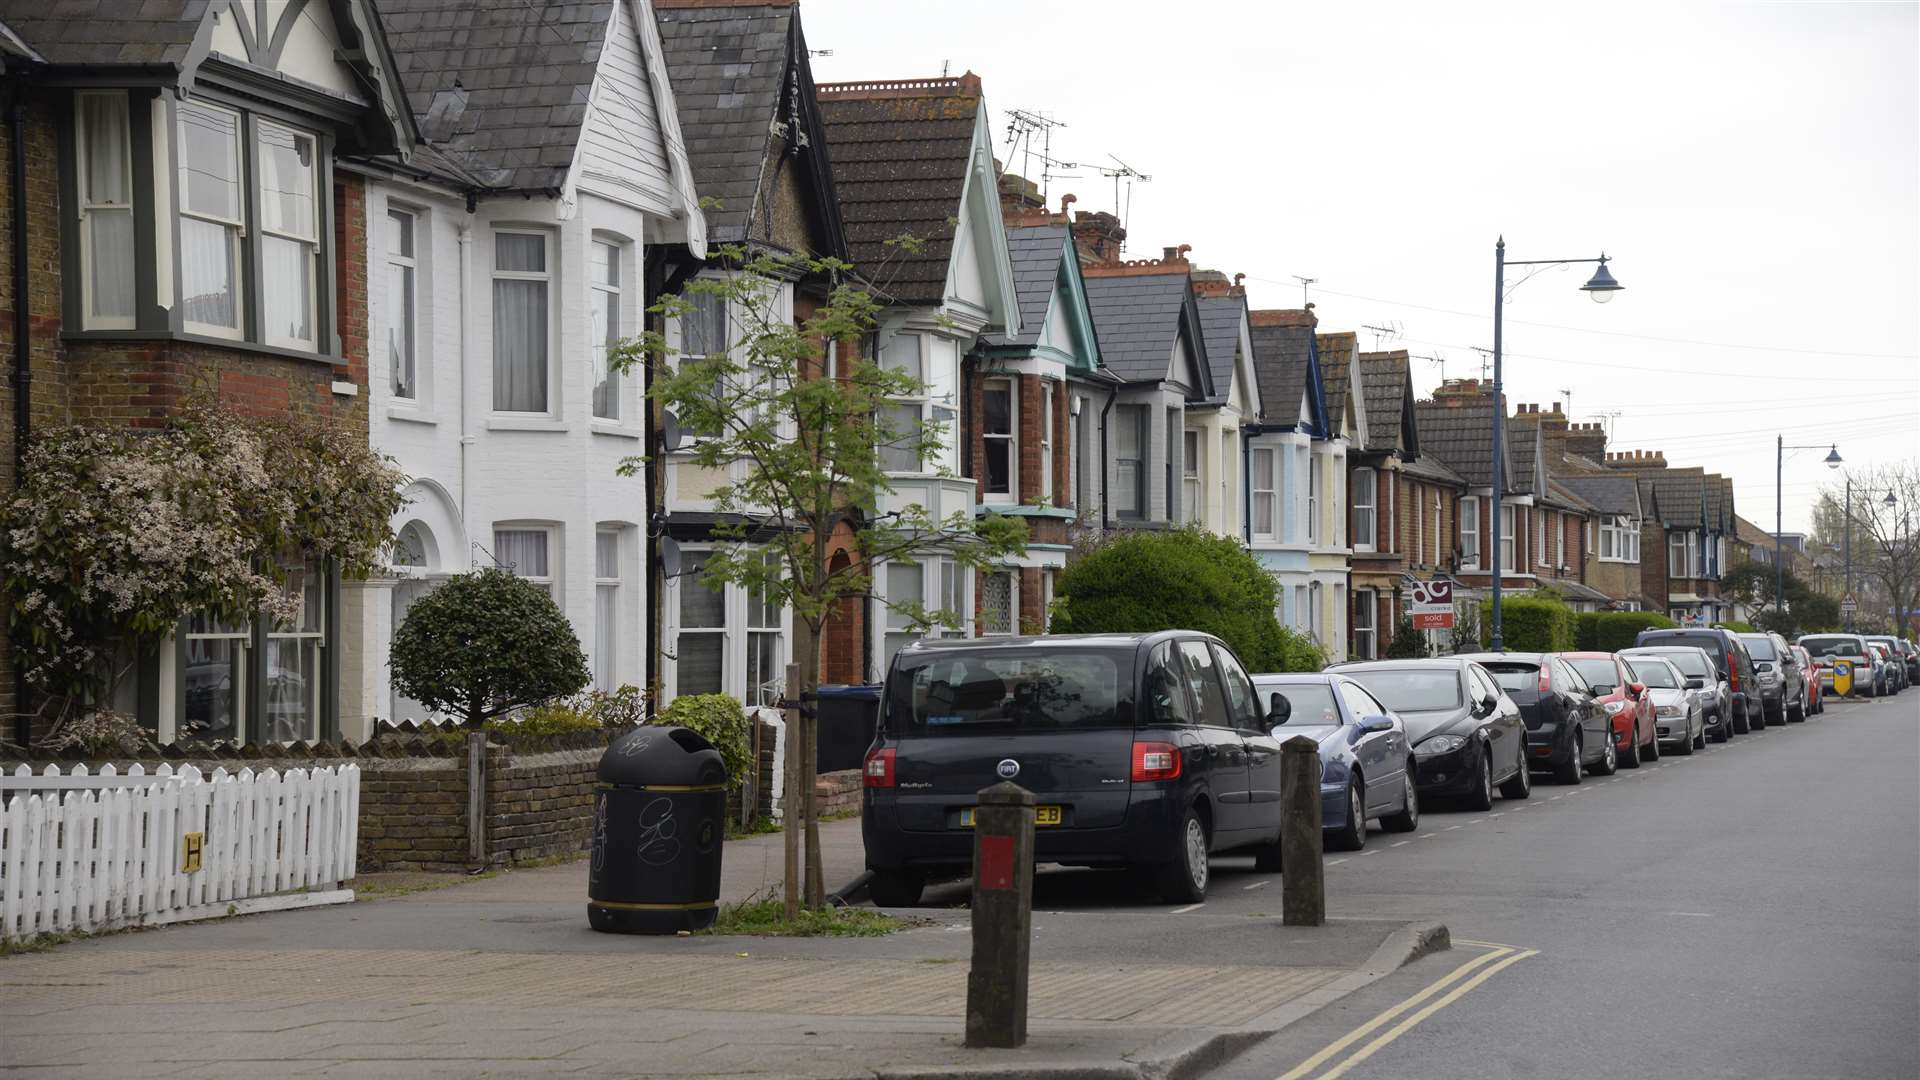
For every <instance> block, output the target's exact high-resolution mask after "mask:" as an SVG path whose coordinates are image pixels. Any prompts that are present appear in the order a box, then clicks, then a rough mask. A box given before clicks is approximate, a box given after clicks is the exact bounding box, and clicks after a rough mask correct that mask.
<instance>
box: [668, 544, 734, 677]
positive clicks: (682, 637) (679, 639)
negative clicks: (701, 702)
mask: <svg viewBox="0 0 1920 1080" xmlns="http://www.w3.org/2000/svg"><path fill="white" fill-rule="evenodd" d="M707 558H708V557H707V556H706V555H705V554H695V555H692V556H690V557H688V558H687V559H686V560H685V562H684V563H683V564H682V569H681V572H680V577H679V580H678V581H676V582H675V587H676V588H677V589H678V590H679V593H680V632H679V634H678V635H677V636H676V638H675V645H674V664H673V674H674V690H675V692H676V693H678V694H679V695H681V696H685V695H688V694H718V693H722V692H724V691H725V690H726V670H725V669H726V663H725V661H726V646H727V600H726V594H725V593H724V592H722V591H721V590H719V589H710V588H708V587H707V585H706V576H705V574H703V573H702V571H704V570H705V569H706V565H707Z"/></svg>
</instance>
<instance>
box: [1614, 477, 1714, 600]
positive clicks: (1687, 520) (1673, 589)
mask: <svg viewBox="0 0 1920 1080" xmlns="http://www.w3.org/2000/svg"><path fill="white" fill-rule="evenodd" d="M1606 465H1607V467H1608V468H1609V469H1612V470H1614V471H1616V472H1619V473H1623V474H1625V475H1628V476H1632V477H1634V478H1635V479H1636V480H1639V481H1640V482H1641V483H1642V484H1643V485H1645V486H1646V487H1647V488H1650V489H1651V491H1652V493H1653V498H1654V499H1655V500H1657V504H1656V508H1657V513H1658V518H1657V520H1658V522H1659V525H1660V530H1661V532H1662V533H1664V536H1665V544H1664V549H1663V550H1662V552H1661V554H1660V557H1659V558H1657V559H1655V560H1653V570H1655V571H1656V573H1655V574H1653V575H1649V576H1650V577H1651V578H1652V580H1651V581H1648V582H1647V590H1648V592H1649V594H1650V595H1649V599H1650V600H1652V599H1657V600H1659V601H1660V603H1661V609H1662V610H1664V611H1665V612H1666V614H1667V616H1668V617H1669V618H1671V619H1674V620H1675V621H1677V622H1680V623H1682V624H1683V625H1687V626H1711V625H1713V624H1714V623H1716V622H1720V621H1723V620H1726V619H1731V618H1733V617H1734V614H1733V604H1732V603H1730V602H1729V601H1727V600H1725V599H1723V598H1722V597H1721V593H1720V576H1721V575H1722V574H1724V573H1725V572H1726V571H1727V570H1728V569H1730V568H1731V557H1732V548H1731V545H1732V540H1733V536H1734V517H1735V513H1734V504H1733V482H1732V481H1731V480H1729V479H1728V478H1726V477H1724V476H1720V475H1718V474H1716V473H1709V472H1707V471H1706V470H1705V469H1702V468H1699V467H1697V466H1695V467H1692V468H1679V467H1674V466H1670V465H1668V464H1667V459H1666V456H1665V455H1664V454H1662V453H1660V452H1659V451H1657V450H1656V451H1644V450H1632V451H1623V452H1618V453H1609V454H1608V455H1607V460H1606ZM1642 550H1643V553H1644V554H1643V559H1642V564H1643V567H1644V566H1645V565H1646V563H1647V562H1648V560H1647V559H1646V558H1645V556H1652V555H1653V554H1654V552H1653V551H1652V550H1648V549H1646V547H1645V544H1644V541H1643V545H1642ZM1643 580H1646V579H1645V578H1643Z"/></svg>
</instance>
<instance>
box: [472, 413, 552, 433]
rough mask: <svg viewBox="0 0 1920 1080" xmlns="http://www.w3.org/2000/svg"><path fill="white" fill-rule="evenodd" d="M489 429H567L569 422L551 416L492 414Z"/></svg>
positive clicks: (488, 422)
mask: <svg viewBox="0 0 1920 1080" xmlns="http://www.w3.org/2000/svg"><path fill="white" fill-rule="evenodd" d="M487 430H488V431H565V430H567V422H566V421H565V420H556V419H554V418H553V417H551V416H491V417H488V418H487Z"/></svg>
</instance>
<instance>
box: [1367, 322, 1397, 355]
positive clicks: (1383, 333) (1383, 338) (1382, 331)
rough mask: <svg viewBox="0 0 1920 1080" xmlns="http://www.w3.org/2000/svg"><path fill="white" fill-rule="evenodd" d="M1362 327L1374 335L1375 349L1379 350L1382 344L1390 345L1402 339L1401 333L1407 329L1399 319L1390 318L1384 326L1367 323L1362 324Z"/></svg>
mask: <svg viewBox="0 0 1920 1080" xmlns="http://www.w3.org/2000/svg"><path fill="white" fill-rule="evenodd" d="M1360 329H1362V330H1365V331H1366V332H1367V333H1369V334H1372V335H1373V351H1374V352H1379V351H1380V347H1381V346H1382V345H1388V344H1391V343H1393V342H1395V341H1398V340H1400V334H1401V332H1402V331H1404V330H1405V329H1406V326H1405V325H1404V324H1402V323H1401V322H1400V320H1399V319H1389V320H1387V322H1386V324H1385V325H1384V326H1376V325H1374V324H1372V323H1365V324H1362V325H1361V327H1360Z"/></svg>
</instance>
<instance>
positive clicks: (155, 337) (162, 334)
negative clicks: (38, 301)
mask: <svg viewBox="0 0 1920 1080" xmlns="http://www.w3.org/2000/svg"><path fill="white" fill-rule="evenodd" d="M60 340H62V341H178V342H183V343H186V344H190V345H211V346H213V347H215V348H219V349H232V350H234V351H236V352H249V353H258V354H260V355H262V356H282V357H287V358H290V359H293V360H311V361H313V362H315V363H319V364H328V365H331V366H333V367H345V366H346V363H347V361H346V359H345V358H343V357H339V356H330V355H328V354H326V353H321V352H309V351H306V350H302V349H288V348H283V347H281V346H279V345H263V344H261V343H260V342H257V341H247V340H244V339H242V338H227V337H218V336H216V335H213V334H191V333H187V332H185V331H173V330H65V331H62V332H61V334H60Z"/></svg>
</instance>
